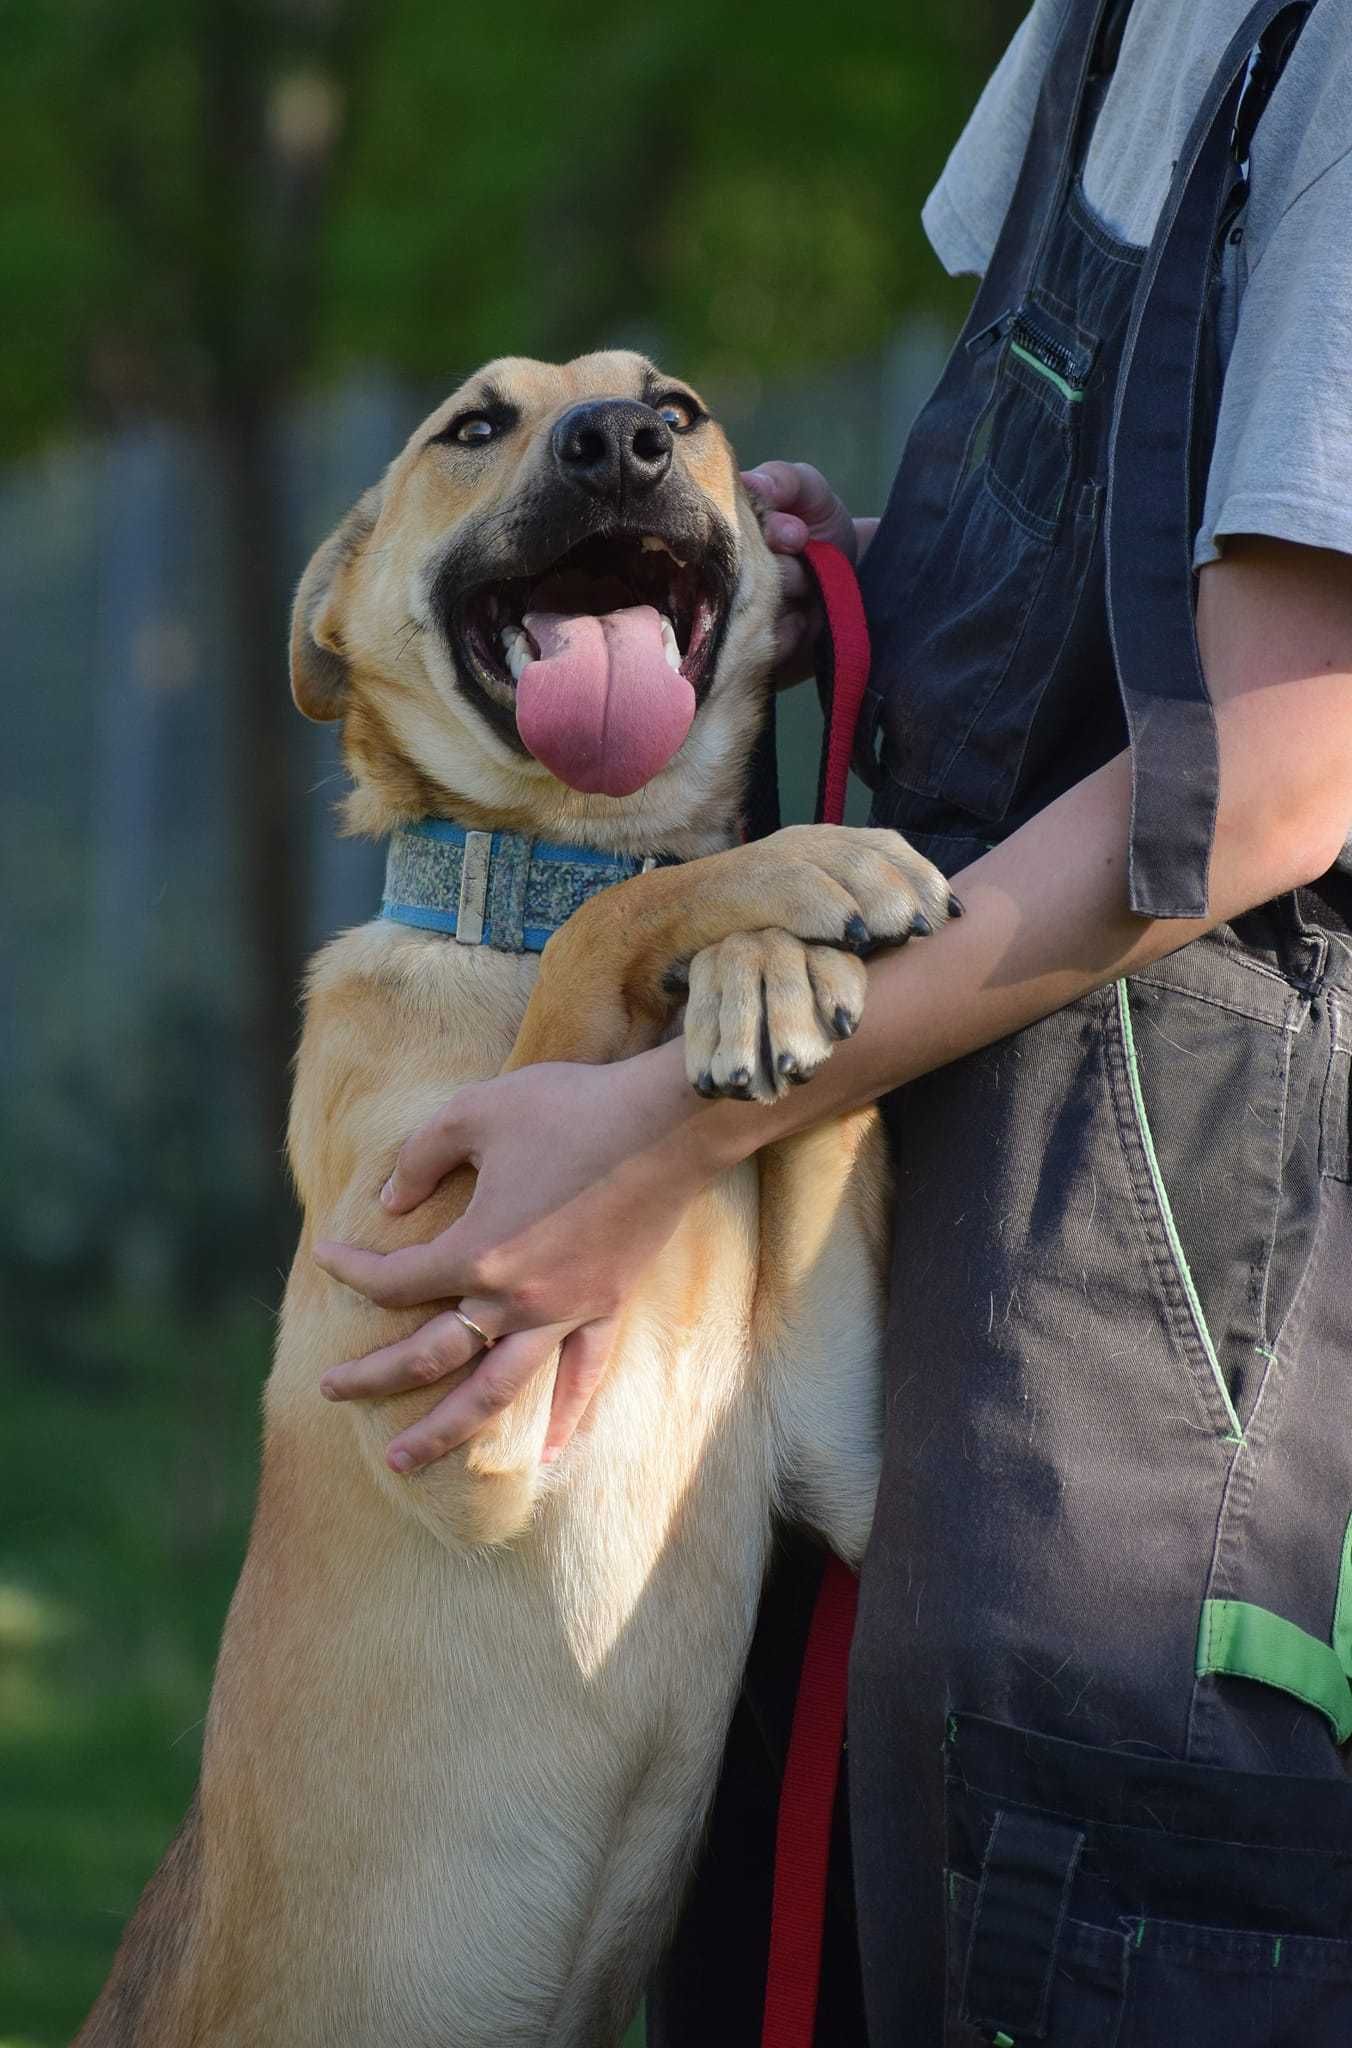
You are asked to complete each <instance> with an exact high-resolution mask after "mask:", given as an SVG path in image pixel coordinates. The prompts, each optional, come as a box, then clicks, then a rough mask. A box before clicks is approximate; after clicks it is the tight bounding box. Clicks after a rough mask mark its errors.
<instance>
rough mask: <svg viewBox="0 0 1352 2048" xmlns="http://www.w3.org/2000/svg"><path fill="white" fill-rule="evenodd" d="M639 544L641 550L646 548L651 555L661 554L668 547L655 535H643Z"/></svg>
mask: <svg viewBox="0 0 1352 2048" xmlns="http://www.w3.org/2000/svg"><path fill="white" fill-rule="evenodd" d="M638 544H639V546H640V547H641V548H645V549H646V550H647V552H648V553H649V554H650V555H656V554H661V553H662V552H663V551H664V550H665V549H666V546H667V544H666V542H665V541H664V540H659V539H658V537H657V535H656V534H655V533H645V534H641V535H640V536H639V543H638Z"/></svg>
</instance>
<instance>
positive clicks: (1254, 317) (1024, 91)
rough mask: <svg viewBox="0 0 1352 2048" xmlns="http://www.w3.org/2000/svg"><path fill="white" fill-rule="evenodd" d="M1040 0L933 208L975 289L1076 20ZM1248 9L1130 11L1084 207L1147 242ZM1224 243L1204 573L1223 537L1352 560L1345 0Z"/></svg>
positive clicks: (1349, 83) (1312, 28)
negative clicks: (1237, 229) (1237, 226)
mask: <svg viewBox="0 0 1352 2048" xmlns="http://www.w3.org/2000/svg"><path fill="white" fill-rule="evenodd" d="M1075 4H1083V0H1034V5H1033V8H1032V10H1031V12H1030V13H1029V14H1028V16H1027V17H1026V19H1025V20H1024V22H1023V23H1022V25H1021V26H1020V28H1019V30H1018V32H1017V34H1016V35H1015V37H1014V40H1013V42H1012V43H1011V44H1010V46H1009V48H1008V50H1007V51H1006V52H1005V55H1004V57H1003V58H1002V59H1001V61H1000V64H999V66H998V68H997V70H996V71H995V73H994V75H993V76H992V78H991V80H990V83H989V84H988V85H987V87H986V90H985V91H984V93H983V94H982V95H981V99H980V100H979V102H978V103H977V107H976V110H975V112H974V113H973V115H972V118H971V120H970V121H969V122H968V123H967V126H966V128H965V129H964V130H963V132H962V134H961V136H960V137H959V139H958V143H957V146H956V147H955V149H954V151H953V154H952V155H951V156H950V158H949V160H948V163H947V166H946V167H945V170H944V173H943V176H942V177H941V178H940V180H939V183H938V184H937V185H936V186H935V188H934V190H933V192H932V193H931V194H930V196H929V199H928V201H927V202H926V205H925V210H924V222H925V230H926V233H927V234H928V235H929V238H930V241H931V243H932V244H933V246H934V249H935V253H936V254H937V255H938V257H939V260H940V261H941V263H942V264H943V265H944V267H945V269H946V270H948V271H950V272H952V273H953V275H954V276H957V275H958V274H959V273H961V272H971V273H973V274H974V275H976V276H980V274H981V272H982V271H983V270H984V269H985V267H986V264H987V262H988V260H989V258H990V254H991V251H992V250H993V248H994V247H995V242H996V238H997V236H998V235H999V232H1000V227H1001V224H1002V222H1003V220H1004V216H1005V212H1006V210H1007V208H1008V206H1009V202H1010V199H1011V197H1012V196H1013V191H1014V183H1015V180H1016V178H1017V176H1018V171H1019V165H1020V163H1021V161H1022V159H1023V152H1024V147H1025V145H1026V143H1027V140H1028V131H1029V128H1030V125H1031V123H1032V118H1033V107H1034V103H1035V101H1036V99H1037V93H1038V87H1039V84H1040V81H1041V78H1042V74H1043V72H1044V71H1045V69H1046V66H1047V63H1048V60H1049V58H1050V56H1051V53H1052V50H1053V48H1054V46H1055V42H1056V38H1057V34H1058V32H1059V30H1060V27H1061V23H1062V21H1063V19H1064V16H1065V11H1066V8H1067V7H1068V6H1071V5H1075ZM1249 5H1250V0H1134V4H1133V6H1132V9H1131V13H1130V15H1129V16H1128V18H1127V27H1126V33H1125V35H1124V36H1123V39H1122V49H1121V54H1120V57H1119V60H1118V65H1117V70H1116V72H1115V73H1114V75H1113V78H1112V80H1111V82H1110V84H1109V88H1108V92H1107V95H1106V97H1105V99H1104V103H1103V107H1102V109H1101V111H1100V114H1099V118H1098V121H1097V123H1096V125H1095V128H1094V133H1093V135H1092V137H1091V138H1090V143H1089V149H1088V154H1087V157H1086V161H1085V166H1084V189H1085V197H1086V198H1087V200H1088V201H1089V204H1090V206H1091V207H1093V208H1094V210H1095V211H1096V212H1097V213H1098V214H1099V216H1100V218H1101V219H1102V220H1103V221H1104V222H1105V223H1106V224H1107V226H1108V227H1109V229H1110V230H1111V231H1112V233H1114V234H1115V235H1117V236H1119V237H1120V238H1121V239H1122V240H1124V241H1127V242H1134V243H1142V244H1143V243H1147V242H1149V240H1150V237H1151V234H1152V233H1153V231H1154V226H1155V222H1156V219H1157V218H1158V215H1159V211H1160V208H1161V206H1162V205H1163V203H1164V198H1165V194H1166V192H1167V190H1168V187H1169V180H1170V177H1171V175H1172V171H1173V165H1174V161H1175V159H1176V158H1177V156H1178V153H1179V150H1180V149H1181V147H1182V144H1183V140H1184V137H1185V136H1186V134H1187V131H1188V129H1189V127H1190V126H1191V123H1192V119H1193V116H1194V114H1195V113H1196V110H1197V107H1198V106H1199V104H1200V102H1201V99H1202V95H1203V93H1204V92H1205V90H1206V87H1207V85H1208V83H1209V82H1210V79H1211V77H1212V74H1213V73H1214V71H1215V69H1216V66H1217V64H1218V63H1219V61H1220V57H1221V54H1222V52H1223V51H1224V49H1225V46H1226V44H1227V43H1228V42H1229V40H1230V38H1231V36H1232V35H1233V34H1234V33H1235V31H1236V29H1237V28H1238V27H1239V25H1240V23H1241V22H1242V20H1243V19H1244V16H1245V14H1246V13H1247V12H1248V8H1249ZM1241 226H1242V229H1243V233H1242V237H1241V238H1240V239H1239V240H1238V241H1237V242H1234V243H1231V244H1229V245H1227V248H1226V251H1225V266H1226V267H1225V276H1224V281H1223V290H1222V306H1221V345H1222V349H1223V351H1224V352H1225V355H1226V371H1225V384H1224V390H1223V393H1222V399H1221V411H1220V420H1219V423H1218V427H1217V437H1216V446H1215V451H1214V454H1213V457H1212V463H1211V472H1210V476H1209V478H1208V483H1207V496H1206V509H1205V514H1204V517H1203V522H1202V527H1201V531H1200V532H1199V534H1198V536H1197V545H1196V551H1195V556H1194V560H1195V563H1196V565H1197V567H1199V568H1200V567H1201V566H1202V565H1203V564H1204V563H1206V562H1213V561H1215V560H1216V559H1217V557H1218V556H1219V555H1220V552H1221V542H1222V539H1223V536H1224V535H1226V534H1228V533H1262V534H1270V535H1273V536H1275V537H1276V538H1278V539H1282V540H1294V541H1303V542H1305V543H1306V544H1307V545H1309V546H1312V547H1326V548H1340V549H1342V550H1343V551H1344V552H1345V553H1347V554H1352V0H1318V5H1317V6H1316V7H1315V10H1314V13H1313V15H1312V16H1311V18H1310V20H1309V21H1308V22H1307V23H1306V25H1305V29H1304V31H1303V33H1302V35H1301V38H1300V41H1299V42H1298V43H1297V45H1296V48H1295V50H1294V52H1293V54H1292V56H1291V58H1290V60H1289V62H1288V64H1287V66H1286V69H1285V71H1284V72H1283V73H1282V76H1281V78H1280V80H1279V81H1278V84H1277V88H1276V90H1275V91H1274V93H1273V95H1272V98H1271V99H1270V100H1269V102H1268V105H1267V107H1266V109H1265V111H1264V114H1263V118H1262V120H1261V121H1260V122H1259V124H1258V129H1257V132H1256V134H1255V136H1254V142H1253V152H1252V160H1251V165H1250V186H1249V200H1248V205H1247V207H1246V209H1245V213H1244V216H1243V218H1242V221H1241Z"/></svg>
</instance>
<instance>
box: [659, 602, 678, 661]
mask: <svg viewBox="0 0 1352 2048" xmlns="http://www.w3.org/2000/svg"><path fill="white" fill-rule="evenodd" d="M662 652H663V654H665V655H666V657H667V666H668V667H669V668H675V669H679V667H680V665H681V649H680V643H679V642H678V640H677V638H676V628H675V627H674V626H673V625H672V623H671V620H670V619H669V618H668V617H667V616H666V614H665V612H664V613H663V614H662Z"/></svg>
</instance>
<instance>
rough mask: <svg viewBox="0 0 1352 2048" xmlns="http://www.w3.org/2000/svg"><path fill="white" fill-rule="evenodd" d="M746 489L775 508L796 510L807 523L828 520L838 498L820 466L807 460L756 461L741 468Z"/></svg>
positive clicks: (835, 508)
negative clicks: (815, 465)
mask: <svg viewBox="0 0 1352 2048" xmlns="http://www.w3.org/2000/svg"><path fill="white" fill-rule="evenodd" d="M742 482H743V483H744V484H745V485H746V487H747V489H748V490H749V491H752V492H754V494H755V495H756V496H757V497H758V498H759V499H760V500H761V502H762V504H764V505H768V506H769V507H771V509H772V510H774V511H777V512H796V513H797V515H798V517H799V518H800V519H802V520H803V521H804V522H805V523H806V524H807V525H808V526H814V525H816V524H817V523H818V522H819V521H825V520H829V519H830V518H831V517H832V515H833V513H835V512H837V511H838V510H839V508H840V500H839V498H838V497H837V496H836V494H835V492H834V491H833V490H832V488H831V486H830V484H829V483H828V482H827V481H826V478H825V477H824V476H823V475H822V473H821V471H820V470H819V469H814V468H813V466H812V464H811V463H810V462H758V463H757V464H756V466H755V468H754V469H747V470H743V472H742Z"/></svg>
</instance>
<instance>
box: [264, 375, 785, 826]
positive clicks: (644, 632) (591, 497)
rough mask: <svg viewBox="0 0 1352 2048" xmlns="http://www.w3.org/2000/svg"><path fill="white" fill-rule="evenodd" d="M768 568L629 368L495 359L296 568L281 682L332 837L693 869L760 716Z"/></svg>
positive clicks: (725, 450)
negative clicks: (341, 811)
mask: <svg viewBox="0 0 1352 2048" xmlns="http://www.w3.org/2000/svg"><path fill="white" fill-rule="evenodd" d="M777 587H778V586H777V579H776V576H775V571H774V565H773V562H772V560H771V557H770V554H769V551H768V549H767V548H766V546H765V542H764V540H763V539H762V536H761V532H760V528H759V525H758V524H757V520H756V515H755V512H754V509H753V507H752V504H751V501H750V499H749V498H748V496H747V494H746V492H745V490H744V489H743V488H742V486H741V484H740V483H739V481H738V476H737V467H736V463H735V460H734V457H733V454H732V451H731V449H730V448H729V446H728V443H727V440H726V439H725V437H724V435H723V433H722V432H721V430H720V429H719V427H718V426H717V424H716V423H715V421H714V420H713V419H711V418H710V416H709V414H708V413H707V412H706V411H705V409H704V407H703V405H702V404H701V403H700V401H699V399H698V398H697V397H696V395H695V393H694V392H693V391H691V390H690V389H689V387H688V386H687V385H686V384H684V383H683V382H681V380H680V379H678V378H672V377H668V376H666V375H664V374H663V373H662V372H661V371H659V370H656V369H655V368H654V367H653V365H652V364H651V363H648V362H646V361H645V360H644V359H643V358H642V357H641V356H637V355H629V354H608V355H593V356H583V357H580V358H579V359H578V360H577V361H575V362H572V363H566V364H563V365H557V366H556V365H552V364H546V363H535V362H527V361H523V360H518V359H505V360H503V361H500V362H496V363H490V364H489V365H488V367H487V368H486V369H484V370H482V371H480V372H479V374H478V375H477V376H474V377H471V378H470V379H469V381H468V383H466V384H464V385H462V387H461V388H460V390H459V391H457V392H456V393H455V394H454V396H453V397H451V398H448V399H447V400H446V402H445V404H444V405H442V406H440V407H439V408H438V409H437V411H436V412H434V413H433V414H432V416H431V418H430V419H428V420H426V421H425V422H424V423H423V425H422V426H421V427H419V428H418V430H417V432H416V433H415V434H414V435H413V436H412V438H411V440H410V441H409V443H408V445H407V447H406V448H405V449H404V451H403V453H402V454H401V455H400V456H398V458H397V459H396V460H395V462H394V463H393V464H392V465H391V467H390V469H389V470H388V472H387V473H386V475H385V477H384V480H383V481H382V482H381V483H380V484H378V485H377V486H376V487H375V489H374V490H372V491H369V492H368V493H367V495H366V496H365V497H364V498H363V499H362V500H361V501H360V502H359V504H357V505H356V506H355V507H354V509H353V511H352V512H351V513H350V514H349V515H348V517H347V519H346V520H345V521H344V522H343V524H342V525H341V526H340V527H339V529H338V531H337V532H336V533H335V534H333V535H332V536H331V537H330V538H329V540H327V541H326V542H325V544H324V546H323V547H322V548H320V550H319V552H318V554H317V555H316V556H315V557H314V559H313V561H312V562H311V563H310V566H309V568H308V569H307V570H306V572H305V575H304V577H303V578H302V580H301V584H300V589H299V591H298V593H297V597H296V606H295V613H294V617H293V622H292V636H291V680H292V688H293V691H294V693H295V698H296V702H297V703H298V704H299V706H300V708H301V710H302V711H304V712H305V713H306V715H307V716H308V717H310V718H318V719H342V720H343V722H344V747H345V752H346V756H347V760H348V765H349V767H350V769H351V771H352V774H353V778H354V781H355V783H356V793H355V795H354V797H353V798H352V799H351V801H350V816H351V821H352V823H353V825H354V826H355V827H356V829H358V830H365V831H375V832H381V831H386V830H388V829H389V827H390V826H391V825H392V824H395V823H397V822H399V821H401V820H403V819H407V818H409V817H415V816H421V815H427V814H429V813H440V814H441V815H445V816H452V817H455V818H458V819H460V820H461V821H462V822H464V823H466V824H470V825H480V826H494V825H496V826H507V827H514V828H516V829H525V830H530V831H533V832H535V833H537V834H542V835H544V836H552V837H557V838H568V837H573V838H576V837H584V838H586V839H588V840H590V841H592V842H594V843H596V844H598V845H604V846H609V847H617V848H624V849H626V850H650V849H666V850H670V851H674V852H693V851H699V850H702V849H703V847H704V846H706V845H708V844H711V843H714V842H715V841H718V840H720V839H722V838H723V837H725V836H726V834H727V831H728V829H729V827H730V825H731V824H732V822H733V820H734V818H735V815H736V812H737V809H738V806H739V804H740V801H741V796H742V790H743V784H744V780H745V775H746V768H747V762H748V759H749V755H750V751H751V745H752V741H753V739H754V735H755V732H756V729H757V726H758V723H759V720H760V718H761V716H762V714H763V707H764V701H765V692H766V689H767V686H768V685H767V679H768V674H769V670H770V666H771V661H772V638H773V621H774V614H775V608H776V603H777Z"/></svg>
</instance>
